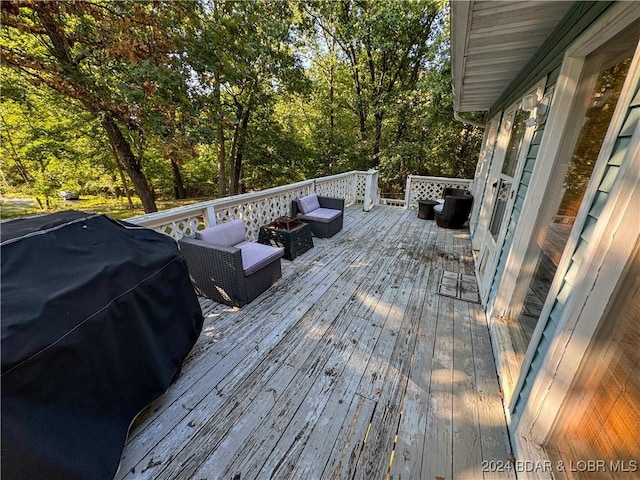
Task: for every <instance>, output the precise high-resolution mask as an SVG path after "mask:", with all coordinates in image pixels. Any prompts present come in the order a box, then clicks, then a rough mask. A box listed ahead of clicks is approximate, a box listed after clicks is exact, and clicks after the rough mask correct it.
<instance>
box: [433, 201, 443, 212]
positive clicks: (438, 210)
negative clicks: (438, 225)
mask: <svg viewBox="0 0 640 480" xmlns="http://www.w3.org/2000/svg"><path fill="white" fill-rule="evenodd" d="M443 208H444V203H439V204H438V205H434V206H433V211H434V212H438V213H442V209H443Z"/></svg>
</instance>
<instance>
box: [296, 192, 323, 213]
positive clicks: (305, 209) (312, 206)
mask: <svg viewBox="0 0 640 480" xmlns="http://www.w3.org/2000/svg"><path fill="white" fill-rule="evenodd" d="M318 208H320V201H319V200H318V195H316V194H315V193H313V194H311V195H307V196H306V197H302V198H299V199H298V209H299V210H300V213H311V212H313V211H314V210H316V209H318Z"/></svg>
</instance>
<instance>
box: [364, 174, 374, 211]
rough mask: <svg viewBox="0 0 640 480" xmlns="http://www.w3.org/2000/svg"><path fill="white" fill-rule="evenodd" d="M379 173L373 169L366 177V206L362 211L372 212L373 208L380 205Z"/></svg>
mask: <svg viewBox="0 0 640 480" xmlns="http://www.w3.org/2000/svg"><path fill="white" fill-rule="evenodd" d="M377 193H378V171H377V170H374V169H371V170H368V171H367V173H366V176H365V184H364V204H363V206H362V210H364V211H365V212H370V211H371V210H373V207H374V206H375V205H376V204H377V203H378V199H377Z"/></svg>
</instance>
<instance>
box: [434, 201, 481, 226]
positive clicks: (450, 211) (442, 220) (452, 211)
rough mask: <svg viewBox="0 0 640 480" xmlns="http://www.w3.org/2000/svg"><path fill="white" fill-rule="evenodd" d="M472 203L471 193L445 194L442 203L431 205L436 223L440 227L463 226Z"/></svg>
mask: <svg viewBox="0 0 640 480" xmlns="http://www.w3.org/2000/svg"><path fill="white" fill-rule="evenodd" d="M472 205H473V196H472V195H467V194H458V195H446V196H445V197H444V204H441V205H436V206H435V207H433V211H434V213H435V217H436V223H437V224H438V226H439V227H442V228H456V229H457V228H463V227H464V224H465V223H466V221H467V219H468V218H469V214H470V213H471V206H472Z"/></svg>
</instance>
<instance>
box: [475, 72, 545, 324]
mask: <svg viewBox="0 0 640 480" xmlns="http://www.w3.org/2000/svg"><path fill="white" fill-rule="evenodd" d="M545 83H546V77H545V78H544V79H542V80H541V81H540V82H538V83H537V84H536V85H535V86H533V87H532V88H531V89H529V90H528V91H527V93H526V94H525V95H523V96H522V97H521V98H520V99H519V100H518V101H517V102H515V103H514V104H512V105H511V106H510V107H509V108H507V109H505V110H504V112H503V114H502V118H501V120H500V125H499V127H498V134H497V140H496V147H495V150H494V154H493V159H492V162H491V166H490V167H489V172H488V174H487V178H486V193H485V198H484V199H483V207H482V212H481V214H480V219H479V221H478V226H477V231H476V232H481V233H482V240H481V241H480V242H479V243H478V262H477V263H476V277H477V278H478V288H479V292H480V298H481V300H482V304H483V305H485V306H487V302H488V300H489V294H490V293H491V285H492V284H493V281H494V277H495V274H496V269H497V267H498V262H499V260H500V255H501V253H502V247H503V245H504V241H505V238H506V235H507V230H508V227H509V224H510V221H509V219H510V218H511V213H512V211H513V205H514V204H515V201H516V192H517V188H518V186H519V185H520V179H521V178H522V172H523V170H524V164H525V160H526V158H527V154H528V153H529V147H530V145H531V140H532V139H533V134H534V131H535V123H533V124H532V125H527V126H526V129H525V133H524V136H523V138H522V143H521V145H520V150H519V151H518V157H517V160H516V168H515V171H514V173H513V177H510V178H511V188H510V190H509V192H508V193H507V195H508V199H507V203H506V205H505V209H504V211H503V212H502V220H501V224H500V230H499V231H498V232H497V235H496V237H495V238H494V237H493V234H492V233H491V223H492V220H493V217H494V215H495V212H496V207H497V200H498V190H499V186H500V183H501V180H503V179H504V178H505V177H506V176H505V174H503V173H502V167H503V164H504V160H505V157H506V154H507V147H508V146H509V142H510V140H511V136H512V133H513V126H514V123H513V122H514V120H515V117H516V114H517V112H518V111H519V110H520V107H521V106H522V103H523V100H524V98H525V97H529V96H531V95H535V98H536V100H537V101H539V100H541V99H542V97H543V95H544V86H545ZM535 114H536V109H535V108H534V109H532V110H530V111H529V116H528V119H532V118H533V119H535ZM505 127H507V128H505ZM487 313H488V314H489V312H487Z"/></svg>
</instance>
